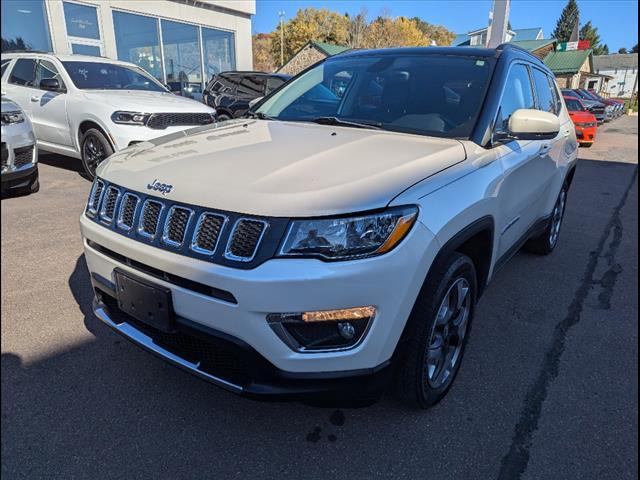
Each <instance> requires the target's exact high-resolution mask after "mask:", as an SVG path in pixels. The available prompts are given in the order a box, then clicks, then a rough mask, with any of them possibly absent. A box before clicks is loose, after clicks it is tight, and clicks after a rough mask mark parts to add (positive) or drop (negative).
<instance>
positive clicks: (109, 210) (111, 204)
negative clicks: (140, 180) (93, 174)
mask: <svg viewBox="0 0 640 480" xmlns="http://www.w3.org/2000/svg"><path fill="white" fill-rule="evenodd" d="M119 197H120V190H119V189H118V188H116V187H113V186H109V187H108V188H107V190H106V192H105V194H104V199H103V200H102V207H101V208H100V221H102V222H105V223H111V222H112V221H113V217H114V216H115V211H116V204H117V203H118V198H119Z"/></svg>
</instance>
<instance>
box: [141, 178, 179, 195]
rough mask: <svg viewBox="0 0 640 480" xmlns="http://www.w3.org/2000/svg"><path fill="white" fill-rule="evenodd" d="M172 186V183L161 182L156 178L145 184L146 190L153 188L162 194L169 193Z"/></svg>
mask: <svg viewBox="0 0 640 480" xmlns="http://www.w3.org/2000/svg"><path fill="white" fill-rule="evenodd" d="M172 188H173V185H169V184H168V183H162V182H160V181H159V180H158V179H157V178H156V179H155V180H154V181H153V182H151V183H149V184H148V185H147V190H155V191H156V192H160V193H161V194H162V195H166V194H167V193H170V192H171V189H172Z"/></svg>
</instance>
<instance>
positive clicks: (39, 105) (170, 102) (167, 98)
mask: <svg viewBox="0 0 640 480" xmlns="http://www.w3.org/2000/svg"><path fill="white" fill-rule="evenodd" d="M2 69H3V71H2V91H3V92H7V94H8V96H9V97H10V98H11V99H12V100H13V101H14V102H15V103H17V104H18V105H19V106H20V108H22V110H23V111H24V113H25V114H26V115H27V116H28V117H29V119H30V120H31V123H32V124H33V130H34V133H35V135H36V139H37V142H38V146H39V147H40V149H41V150H47V151H50V152H54V153H59V154H61V155H68V156H70V157H74V158H79V159H81V160H82V166H83V167H84V170H85V172H86V173H87V175H88V176H90V177H93V176H94V175H95V170H96V167H97V166H98V164H100V162H102V161H103V160H104V159H105V158H107V157H108V156H109V155H111V154H112V153H114V152H117V151H118V150H122V149H123V148H126V147H128V146H129V145H131V144H133V143H139V142H143V141H147V140H151V139H154V138H156V137H160V136H162V135H166V134H169V133H173V132H178V131H181V130H185V129H187V128H189V127H191V126H197V125H204V124H209V123H213V122H214V114H215V112H214V110H213V109H211V108H209V107H207V106H206V105H203V104H202V103H198V102H194V101H193V100H189V99H186V98H181V97H179V96H177V95H173V94H171V93H170V92H169V91H168V90H167V88H166V87H165V86H164V85H162V84H161V83H160V82H158V81H157V80H156V79H155V78H153V77H152V76H151V75H149V74H148V73H147V72H145V71H144V70H142V69H141V68H140V67H138V66H136V65H134V64H132V63H128V62H120V61H117V60H111V59H107V58H102V57H89V56H83V55H54V54H50V53H39V52H20V53H11V54H8V55H6V56H5V55H3V56H2Z"/></svg>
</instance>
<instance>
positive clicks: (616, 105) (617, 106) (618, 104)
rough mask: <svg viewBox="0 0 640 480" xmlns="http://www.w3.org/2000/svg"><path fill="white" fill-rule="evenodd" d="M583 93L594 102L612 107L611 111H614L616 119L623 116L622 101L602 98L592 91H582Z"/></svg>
mask: <svg viewBox="0 0 640 480" xmlns="http://www.w3.org/2000/svg"><path fill="white" fill-rule="evenodd" d="M583 91H584V92H585V93H587V94H588V95H590V96H591V98H593V99H594V100H597V101H599V102H602V103H604V104H605V105H611V106H613V109H614V112H615V116H616V117H620V116H622V115H624V101H622V100H616V99H613V98H604V97H603V96H601V95H600V94H598V93H597V92H596V91H594V90H583Z"/></svg>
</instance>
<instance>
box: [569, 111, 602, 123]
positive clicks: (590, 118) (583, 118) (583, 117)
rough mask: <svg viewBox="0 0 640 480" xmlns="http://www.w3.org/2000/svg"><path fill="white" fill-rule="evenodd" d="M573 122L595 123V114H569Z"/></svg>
mask: <svg viewBox="0 0 640 480" xmlns="http://www.w3.org/2000/svg"><path fill="white" fill-rule="evenodd" d="M569 116H570V117H571V120H573V121H574V122H595V121H596V117H595V115H594V114H593V113H589V112H571V111H570V112H569Z"/></svg>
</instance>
